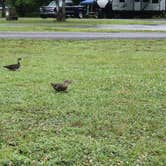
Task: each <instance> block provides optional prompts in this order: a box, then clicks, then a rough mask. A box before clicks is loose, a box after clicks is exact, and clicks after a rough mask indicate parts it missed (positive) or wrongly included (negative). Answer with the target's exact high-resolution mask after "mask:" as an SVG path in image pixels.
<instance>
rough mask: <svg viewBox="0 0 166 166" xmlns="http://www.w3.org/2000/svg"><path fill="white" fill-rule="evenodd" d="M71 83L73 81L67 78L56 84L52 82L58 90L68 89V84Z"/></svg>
mask: <svg viewBox="0 0 166 166" xmlns="http://www.w3.org/2000/svg"><path fill="white" fill-rule="evenodd" d="M71 83H72V81H70V80H65V81H64V82H63V83H56V84H53V83H51V85H52V87H53V88H54V89H55V90H56V91H57V92H60V91H66V90H67V88H68V85H69V84H71Z"/></svg>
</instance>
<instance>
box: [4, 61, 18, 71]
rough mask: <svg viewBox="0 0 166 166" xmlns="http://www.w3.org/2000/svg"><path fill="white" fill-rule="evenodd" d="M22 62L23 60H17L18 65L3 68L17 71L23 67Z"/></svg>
mask: <svg viewBox="0 0 166 166" xmlns="http://www.w3.org/2000/svg"><path fill="white" fill-rule="evenodd" d="M20 61H21V58H18V59H17V64H12V65H7V66H3V67H5V68H7V69H8V70H11V71H16V70H17V69H19V68H20V66H21V64H20Z"/></svg>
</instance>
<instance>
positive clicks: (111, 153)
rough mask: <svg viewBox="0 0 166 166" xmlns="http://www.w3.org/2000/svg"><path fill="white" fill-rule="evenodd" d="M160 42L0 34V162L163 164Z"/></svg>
mask: <svg viewBox="0 0 166 166" xmlns="http://www.w3.org/2000/svg"><path fill="white" fill-rule="evenodd" d="M165 45H166V40H106V41H105V40H99V41H53V40H44V41H40V40H37V41H35V40H0V52H1V54H0V59H1V61H0V66H3V65H6V64H11V63H13V62H15V60H16V59H17V58H18V57H22V58H23V62H22V67H21V69H20V70H19V71H17V72H9V71H8V70H6V69H4V68H3V67H1V68H0V114H1V116H0V165H9V163H13V164H15V165H18V166H19V165H27V166H28V165H104V166H105V165H106V166H107V165H108V166H110V165H117V164H119V163H121V165H133V166H135V165H140V166H141V165H157V166H160V165H161V166H162V165H166V163H165V149H166V148H165V139H164V137H165V131H166V130H165V126H166V124H165V123H166V119H165V108H166V103H165V98H166V89H165V83H166V77H165V73H166V68H165V64H166V58H165V52H166V47H165ZM64 79H71V80H73V84H72V85H71V86H70V87H69V90H68V93H55V92H54V90H53V89H52V87H51V86H50V82H60V81H63V80H64Z"/></svg>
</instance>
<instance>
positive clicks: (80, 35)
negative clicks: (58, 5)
mask: <svg viewBox="0 0 166 166" xmlns="http://www.w3.org/2000/svg"><path fill="white" fill-rule="evenodd" d="M0 38H1V39H54V40H61V39H62V40H63V39H64V40H93V39H94V40H97V39H166V32H115V33H106V32H0Z"/></svg>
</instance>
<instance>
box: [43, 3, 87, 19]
mask: <svg viewBox="0 0 166 166" xmlns="http://www.w3.org/2000/svg"><path fill="white" fill-rule="evenodd" d="M65 10H66V16H67V17H76V18H83V15H84V7H83V6H81V5H74V3H73V2H72V0H65ZM56 15H57V10H56V2H55V1H51V2H50V3H49V4H48V5H47V6H41V7H40V17H41V18H48V17H52V18H55V17H56Z"/></svg>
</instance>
